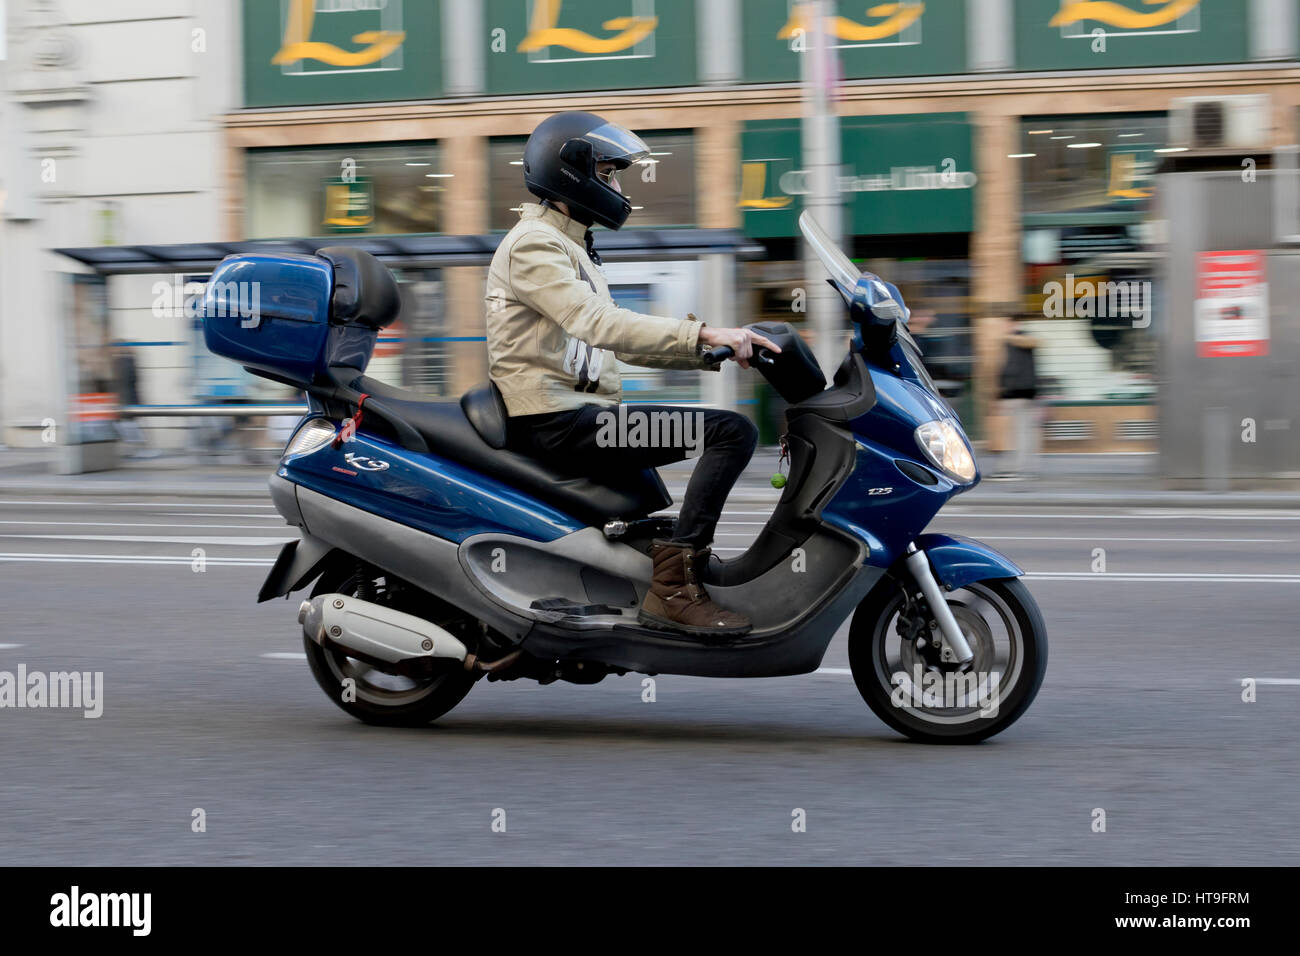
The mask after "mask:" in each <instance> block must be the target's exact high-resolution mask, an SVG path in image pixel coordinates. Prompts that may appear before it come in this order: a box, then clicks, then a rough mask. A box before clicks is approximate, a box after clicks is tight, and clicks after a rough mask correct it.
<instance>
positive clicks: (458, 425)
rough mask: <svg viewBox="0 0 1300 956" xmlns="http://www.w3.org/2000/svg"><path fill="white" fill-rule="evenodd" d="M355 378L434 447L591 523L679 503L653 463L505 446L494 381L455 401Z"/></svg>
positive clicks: (357, 385)
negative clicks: (582, 460) (599, 469)
mask: <svg viewBox="0 0 1300 956" xmlns="http://www.w3.org/2000/svg"><path fill="white" fill-rule="evenodd" d="M349 385H350V386H351V387H352V388H353V389H355V390H356V391H358V392H363V393H365V394H368V395H372V396H374V397H375V398H379V399H382V400H383V405H384V409H385V412H386V414H390V415H397V416H398V417H400V418H401V419H402V421H404V422H405V423H406V424H407V425H409V426H410V427H411V428H412V429H414V431H415V432H416V433H417V434H418V435H419V436H420V437H421V438H423V439H424V441H425V443H426V444H427V445H428V446H429V450H430V451H431V452H433V453H434V454H435V455H440V456H442V457H444V458H449V459H451V460H452V461H455V462H457V463H459V464H462V465H465V466H467V467H469V468H473V469H474V470H475V471H479V472H482V473H483V474H485V475H487V476H489V477H491V478H495V479H497V480H498V481H501V482H504V483H505V484H507V485H510V486H511V487H513V488H517V489H519V490H520V491H523V492H526V493H527V494H530V495H532V496H533V497H535V498H537V499H539V500H540V501H543V502H545V503H546V504H549V505H551V506H552V507H554V508H557V509H558V510H560V511H562V512H564V513H565V514H568V515H571V516H572V517H574V518H576V519H577V520H579V521H582V522H584V523H585V524H589V525H597V526H600V525H603V524H604V523H605V522H606V521H608V520H610V519H611V518H623V519H628V520H631V519H635V518H643V517H645V516H646V515H648V514H650V513H652V512H655V511H660V510H662V509H664V508H666V507H668V506H669V505H671V504H672V503H673V499H672V496H671V495H669V494H668V489H667V488H665V487H664V483H663V480H662V479H661V478H660V477H659V474H658V473H657V472H655V471H654V470H652V469H646V470H644V471H643V470H627V471H619V472H610V473H605V474H600V475H589V474H582V473H579V472H577V471H576V470H566V469H560V468H557V467H555V466H553V465H551V464H550V463H548V462H542V461H539V460H538V459H536V458H531V457H529V456H527V455H522V454H520V453H519V452H516V451H511V450H510V449H508V448H505V447H504V444H505V422H504V419H503V418H502V416H503V415H504V411H505V406H504V404H501V405H500V406H499V407H498V406H497V403H498V402H500V395H499V393H498V394H496V395H493V394H492V392H493V391H495V389H492V388H490V387H489V386H480V387H479V388H478V389H474V390H472V391H471V392H469V393H467V394H466V395H465V397H464V398H463V399H462V400H461V401H460V402H449V401H439V400H435V399H429V398H426V397H425V396H423V395H420V394H419V393H418V392H413V391H409V390H407V389H403V388H398V387H396V386H393V385H388V384H386V383H384V382H381V381H379V380H377V379H373V378H369V377H368V376H365V375H361V376H359V377H358V378H356V379H355V380H354V381H352V382H350V383H349ZM471 420H473V424H471ZM363 421H364V422H365V424H366V425H370V423H371V420H368V419H363ZM476 426H478V427H476ZM380 427H382V422H381V423H380ZM488 439H491V443H489V441H488ZM397 440H398V441H400V440H401V439H400V436H397ZM498 442H499V444H498Z"/></svg>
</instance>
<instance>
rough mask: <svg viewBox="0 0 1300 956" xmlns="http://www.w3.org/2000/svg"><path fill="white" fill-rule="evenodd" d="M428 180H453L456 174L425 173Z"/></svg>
mask: <svg viewBox="0 0 1300 956" xmlns="http://www.w3.org/2000/svg"><path fill="white" fill-rule="evenodd" d="M424 175H425V178H426V179H451V178H452V177H453V176H455V175H456V174H455V173H425V174H424Z"/></svg>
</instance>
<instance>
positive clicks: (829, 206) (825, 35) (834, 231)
mask: <svg viewBox="0 0 1300 956" xmlns="http://www.w3.org/2000/svg"><path fill="white" fill-rule="evenodd" d="M834 8H835V4H834V2H833V0H805V2H803V3H801V4H800V9H801V10H802V11H803V21H802V23H803V26H804V29H805V30H806V31H807V32H806V34H805V36H803V37H802V40H803V41H804V44H805V46H804V53H803V55H802V56H801V57H800V58H799V59H800V76H801V79H802V82H803V123H802V127H803V168H804V170H805V172H806V174H807V175H806V179H805V185H806V188H807V190H808V191H807V192H806V193H805V194H804V197H803V199H804V209H806V210H808V211H809V212H811V214H812V215H813V217H814V218H815V219H816V220H817V221H818V222H819V223H820V224H821V226H822V228H823V229H825V230H826V232H827V234H828V235H829V236H830V237H831V240H832V241H833V242H836V243H840V242H841V240H842V236H843V226H842V215H841V209H842V194H841V192H840V186H839V177H840V121H839V116H838V115H837V114H836V112H835V109H834V93H835V85H836V84H837V83H838V81H839V68H838V64H837V62H836V54H835V49H834V47H833V44H834V42H835V41H834V37H833V36H832V35H831V34H830V27H831V18H832V17H833V16H834V14H835V9H834ZM801 246H802V248H803V261H804V282H805V292H806V296H805V302H806V303H807V307H808V324H809V327H810V328H811V330H812V337H813V342H812V347H813V354H814V355H816V357H817V364H818V365H820V366H821V369H822V372H823V373H824V374H825V375H826V380H827V381H828V382H829V381H830V379H831V376H832V374H833V373H834V371H835V369H836V368H837V367H838V366H839V363H840V358H841V353H842V352H843V350H844V341H843V340H844V334H843V333H844V309H843V303H842V302H841V301H840V297H839V294H838V293H837V292H836V291H835V290H834V289H833V288H831V287H830V286H829V285H828V284H827V282H826V278H827V276H826V269H825V267H824V266H822V264H821V261H820V260H819V259H818V258H817V256H816V254H815V253H814V252H813V251H812V249H811V247H810V246H809V245H808V243H806V242H802V243H801Z"/></svg>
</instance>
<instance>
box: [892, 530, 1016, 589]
mask: <svg viewBox="0 0 1300 956" xmlns="http://www.w3.org/2000/svg"><path fill="white" fill-rule="evenodd" d="M916 546H917V547H918V548H920V549H921V550H922V551H924V552H925V553H926V556H927V557H929V559H930V567H932V568H934V576H935V578H936V579H937V580H938V581H939V584H940V585H941V586H942V587H944V588H946V589H947V590H949V591H955V590H957V589H958V588H964V587H965V586H966V585H968V584H973V583H974V582H976V581H983V580H984V579H986V578H1018V577H1020V576H1021V575H1022V574H1024V573H1025V572H1024V570H1023V569H1022V568H1020V567H1019V566H1018V565H1017V564H1016V563H1015V562H1014V561H1012V560H1011V559H1010V558H1008V557H1006V556H1005V555H1002V554H999V553H998V552H996V551H994V550H993V549H992V548H990V547H989V546H988V545H986V544H982V543H981V542H979V541H976V540H975V539H974V538H966V537H963V536H961V535H952V534H923V535H921V536H920V537H918V538H917V539H916Z"/></svg>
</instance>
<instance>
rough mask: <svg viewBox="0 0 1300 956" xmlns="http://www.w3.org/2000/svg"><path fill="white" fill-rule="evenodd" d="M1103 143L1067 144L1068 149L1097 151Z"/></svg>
mask: <svg viewBox="0 0 1300 956" xmlns="http://www.w3.org/2000/svg"><path fill="white" fill-rule="evenodd" d="M1100 145H1101V143H1066V144H1065V148H1066V149H1096V148H1097V147H1098V146H1100Z"/></svg>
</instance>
